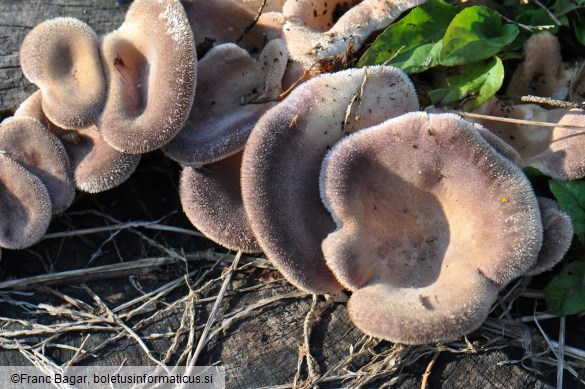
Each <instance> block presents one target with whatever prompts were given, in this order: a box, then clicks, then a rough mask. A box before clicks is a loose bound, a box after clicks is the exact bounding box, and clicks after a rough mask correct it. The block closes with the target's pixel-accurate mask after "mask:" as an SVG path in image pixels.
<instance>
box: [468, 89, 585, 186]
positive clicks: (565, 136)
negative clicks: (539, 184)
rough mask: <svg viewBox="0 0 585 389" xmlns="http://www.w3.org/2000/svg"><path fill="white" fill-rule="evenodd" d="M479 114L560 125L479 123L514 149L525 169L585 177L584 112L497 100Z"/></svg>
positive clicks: (561, 177)
mask: <svg viewBox="0 0 585 389" xmlns="http://www.w3.org/2000/svg"><path fill="white" fill-rule="evenodd" d="M476 112H477V113H482V114H488V115H492V116H498V117H502V118H511V119H521V120H526V121H532V122H544V123H552V124H558V125H559V126H558V127H545V126H539V125H537V124H536V123H535V124H534V125H527V124H517V123H507V122H500V121H491V120H483V119H480V120H478V121H479V122H480V123H481V124H483V125H484V126H486V127H487V128H488V129H490V130H491V131H492V132H493V133H494V134H496V135H497V136H498V137H500V138H501V139H502V140H503V141H505V142H506V143H508V144H509V145H510V146H512V147H513V148H514V149H515V150H516V151H517V152H518V154H519V155H520V157H521V158H522V161H523V164H524V166H531V167H534V168H536V169H538V170H540V171H541V172H543V173H544V174H546V175H548V176H550V177H553V178H555V179H558V180H575V179H579V178H582V177H585V111H584V110H582V109H570V110H569V109H562V108H558V109H552V110H547V109H545V108H542V107H540V106H538V105H536V104H520V105H513V106H503V105H501V104H499V103H498V102H497V101H496V100H495V99H494V100H490V101H488V102H487V103H486V104H484V105H483V106H482V107H480V108H479V109H478V110H476ZM565 126H569V128H567V127H565ZM571 126H574V127H573V128H571Z"/></svg>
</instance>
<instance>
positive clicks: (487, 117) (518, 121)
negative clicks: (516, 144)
mask: <svg viewBox="0 0 585 389" xmlns="http://www.w3.org/2000/svg"><path fill="white" fill-rule="evenodd" d="M451 112H453V113H456V114H459V115H461V116H465V117H470V118H476V119H485V120H491V121H494V122H505V123H515V124H526V125H529V126H537V127H558V128H567V129H571V130H577V131H583V130H585V127H582V126H571V125H569V124H562V123H546V122H533V121H530V120H523V119H512V118H503V117H500V116H491V115H482V114H479V113H471V112H463V111H451Z"/></svg>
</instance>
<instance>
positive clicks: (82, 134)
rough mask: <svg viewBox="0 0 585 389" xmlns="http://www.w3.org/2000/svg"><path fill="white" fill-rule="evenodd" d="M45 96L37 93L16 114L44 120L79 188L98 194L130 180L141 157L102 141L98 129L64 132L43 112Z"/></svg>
mask: <svg viewBox="0 0 585 389" xmlns="http://www.w3.org/2000/svg"><path fill="white" fill-rule="evenodd" d="M41 99H42V97H41V94H40V92H39V91H37V92H35V93H33V94H32V95H31V96H30V97H29V98H28V99H26V100H25V101H24V102H23V103H22V104H21V105H20V107H18V109H17V110H16V112H15V113H14V116H15V117H19V116H28V117H32V118H34V119H37V120H38V121H40V122H41V123H42V124H43V125H44V126H45V127H47V128H48V129H49V131H51V132H52V133H53V134H54V135H55V136H57V137H58V138H59V139H60V140H61V142H62V143H63V146H64V147H65V151H66V152H67V156H68V157H69V164H70V166H71V170H72V172H73V179H74V182H75V186H76V187H77V189H79V190H81V191H84V192H89V193H98V192H103V191H106V190H108V189H112V188H114V187H116V186H118V185H120V184H121V183H123V182H124V181H126V179H128V177H130V175H131V174H132V173H133V172H134V170H135V169H136V167H137V166H138V163H139V162H140V155H139V154H127V153H121V152H119V151H118V150H116V149H113V148H112V147H110V145H108V144H107V143H106V142H105V141H104V140H103V138H102V136H101V134H100V132H99V131H98V129H97V126H95V125H90V126H88V127H86V128H83V129H80V130H78V131H68V130H64V129H62V128H60V127H58V126H57V125H55V124H54V123H52V122H51V121H50V120H49V119H48V118H47V117H46V116H45V114H44V112H43V110H42V109H41Z"/></svg>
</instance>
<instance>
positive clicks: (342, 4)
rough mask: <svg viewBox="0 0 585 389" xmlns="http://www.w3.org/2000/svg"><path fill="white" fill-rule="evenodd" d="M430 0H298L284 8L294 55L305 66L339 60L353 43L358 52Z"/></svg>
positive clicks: (286, 31) (285, 32)
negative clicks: (379, 34)
mask: <svg viewBox="0 0 585 389" xmlns="http://www.w3.org/2000/svg"><path fill="white" fill-rule="evenodd" d="M424 1H426V0H394V1H388V0H363V1H359V0H349V1H347V0H328V1H313V0H296V1H287V2H286V3H285V4H284V7H283V11H282V12H283V15H284V19H285V24H284V37H285V40H286V44H287V47H288V49H289V52H290V56H291V58H292V59H293V60H295V61H299V62H302V63H303V65H305V67H309V66H311V65H313V64H314V63H315V62H317V61H318V60H320V59H324V58H330V57H336V56H337V55H338V54H342V53H344V52H345V51H346V49H347V48H348V46H349V45H350V44H353V48H354V49H355V50H358V49H360V48H361V46H362V45H363V44H364V42H365V41H366V39H367V38H368V37H369V36H370V35H371V34H372V33H373V32H374V31H377V30H382V29H384V28H386V27H387V26H389V25H390V24H391V23H392V22H393V21H394V20H396V18H397V17H398V16H400V14H401V13H403V12H404V11H406V10H408V9H410V8H413V7H416V6H417V5H419V4H421V3H424Z"/></svg>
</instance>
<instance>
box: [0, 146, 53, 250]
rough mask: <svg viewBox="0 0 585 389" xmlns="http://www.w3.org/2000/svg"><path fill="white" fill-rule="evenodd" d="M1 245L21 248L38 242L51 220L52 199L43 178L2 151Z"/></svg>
mask: <svg viewBox="0 0 585 389" xmlns="http://www.w3.org/2000/svg"><path fill="white" fill-rule="evenodd" d="M0 215H2V217H0V247H3V248H7V249H13V250H19V249H23V248H26V247H29V246H32V245H33V244H35V243H36V242H38V241H39V240H40V239H41V238H42V237H43V235H44V234H45V232H46V231H47V228H49V223H50V222H51V215H52V212H51V200H50V198H49V193H48V192H47V189H46V188H45V186H44V185H43V183H42V182H41V180H40V179H39V178H38V177H37V176H35V175H34V174H32V173H31V172H30V171H28V170H27V169H25V168H24V167H22V165H20V164H19V163H18V162H16V161H14V160H13V159H12V158H10V157H9V156H8V155H6V154H5V153H0Z"/></svg>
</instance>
